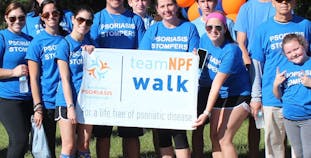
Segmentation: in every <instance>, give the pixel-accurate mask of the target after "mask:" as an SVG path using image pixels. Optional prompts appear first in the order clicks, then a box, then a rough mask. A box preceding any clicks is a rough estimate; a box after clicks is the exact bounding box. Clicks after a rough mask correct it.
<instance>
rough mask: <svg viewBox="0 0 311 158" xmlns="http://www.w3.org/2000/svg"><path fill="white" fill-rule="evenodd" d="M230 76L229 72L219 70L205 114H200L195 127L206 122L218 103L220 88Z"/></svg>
mask: <svg viewBox="0 0 311 158" xmlns="http://www.w3.org/2000/svg"><path fill="white" fill-rule="evenodd" d="M228 77H229V74H224V73H221V72H217V74H216V76H215V78H214V80H213V83H212V87H211V90H210V93H209V95H208V100H207V104H206V108H205V110H204V112H203V114H201V115H200V116H199V118H198V119H197V121H196V122H195V125H194V127H198V126H200V125H202V124H203V123H204V122H205V120H206V119H207V117H209V116H208V114H210V113H211V111H212V109H213V107H214V105H215V103H216V100H217V98H218V95H219V90H220V88H221V86H222V85H223V83H224V82H225V81H226V79H227V78H228Z"/></svg>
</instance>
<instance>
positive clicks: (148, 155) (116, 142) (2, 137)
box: [0, 121, 264, 158]
mask: <svg viewBox="0 0 311 158" xmlns="http://www.w3.org/2000/svg"><path fill="white" fill-rule="evenodd" d="M247 127H248V121H245V122H244V124H243V125H242V127H241V128H240V130H239V131H238V133H237V134H236V136H235V138H234V144H235V146H236V149H237V151H238V153H239V157H241V158H246V157H247V151H248V145H247ZM262 138H263V133H261V142H260V151H261V152H260V155H261V156H260V157H264V142H263V139H262ZM188 140H189V143H190V145H191V131H189V132H188ZM56 142H57V150H56V151H57V155H58V154H59V153H60V144H61V140H60V136H59V133H57V141H56ZM204 142H205V146H204V153H205V155H206V156H207V157H211V143H210V140H209V126H207V128H206V130H205V134H204ZM140 144H141V157H142V158H152V157H155V152H154V148H153V144H152V132H151V131H150V130H146V133H145V134H144V136H142V137H140ZM7 145H8V136H7V134H6V131H5V129H4V128H3V126H2V125H1V124H0V158H4V157H5V154H6V147H7ZM90 148H91V153H92V157H96V155H95V154H96V153H95V141H94V140H92V142H91V147H90ZM31 157H32V156H31V155H30V154H29V153H28V154H27V155H26V158H31ZM110 157H111V158H121V157H122V147H121V138H120V137H118V136H116V134H115V132H114V134H113V136H112V141H111V151H110Z"/></svg>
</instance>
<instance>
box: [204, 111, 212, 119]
mask: <svg viewBox="0 0 311 158" xmlns="http://www.w3.org/2000/svg"><path fill="white" fill-rule="evenodd" d="M203 115H207V116H208V118H210V117H211V115H212V114H211V113H210V112H209V111H207V110H204V111H203Z"/></svg>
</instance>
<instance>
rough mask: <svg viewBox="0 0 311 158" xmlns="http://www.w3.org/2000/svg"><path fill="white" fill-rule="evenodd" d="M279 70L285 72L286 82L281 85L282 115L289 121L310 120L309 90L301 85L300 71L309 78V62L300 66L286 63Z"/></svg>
mask: <svg viewBox="0 0 311 158" xmlns="http://www.w3.org/2000/svg"><path fill="white" fill-rule="evenodd" d="M279 68H280V72H283V71H284V70H286V80H285V81H284V82H283V84H282V89H283V96H282V104H283V115H284V117H285V118H287V119H289V120H295V121H298V120H307V119H311V88H308V87H305V86H304V85H303V84H302V83H301V79H300V76H301V75H302V70H303V71H304V73H305V74H306V75H307V76H308V77H309V78H310V77H311V60H310V59H309V60H307V61H306V62H305V63H304V64H302V65H296V64H294V63H292V62H289V61H287V62H286V63H285V64H284V65H282V67H279Z"/></svg>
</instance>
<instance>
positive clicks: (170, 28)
mask: <svg viewBox="0 0 311 158" xmlns="http://www.w3.org/2000/svg"><path fill="white" fill-rule="evenodd" d="M156 9H157V12H158V14H159V16H160V17H161V18H162V21H159V22H157V23H155V24H153V25H152V26H151V27H150V28H149V29H148V30H147V31H146V33H145V35H144V37H143V39H142V40H141V43H140V45H139V49H144V50H158V51H178V52H192V51H193V50H194V49H195V48H198V45H199V39H200V37H199V34H198V31H197V29H196V27H195V26H194V25H193V24H192V23H190V22H187V21H184V20H183V19H180V18H179V11H178V10H179V8H178V6H177V3H176V1H175V0H157V1H156ZM165 37H171V38H174V37H176V39H177V38H180V39H184V40H157V39H161V38H163V39H171V38H165ZM162 45H167V46H168V47H162ZM156 131H157V134H158V141H159V147H160V153H161V156H162V157H174V150H173V146H172V138H173V139H174V142H175V154H176V157H177V158H190V157H191V154H190V149H189V144H188V140H187V135H186V131H185V130H173V129H156Z"/></svg>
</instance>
